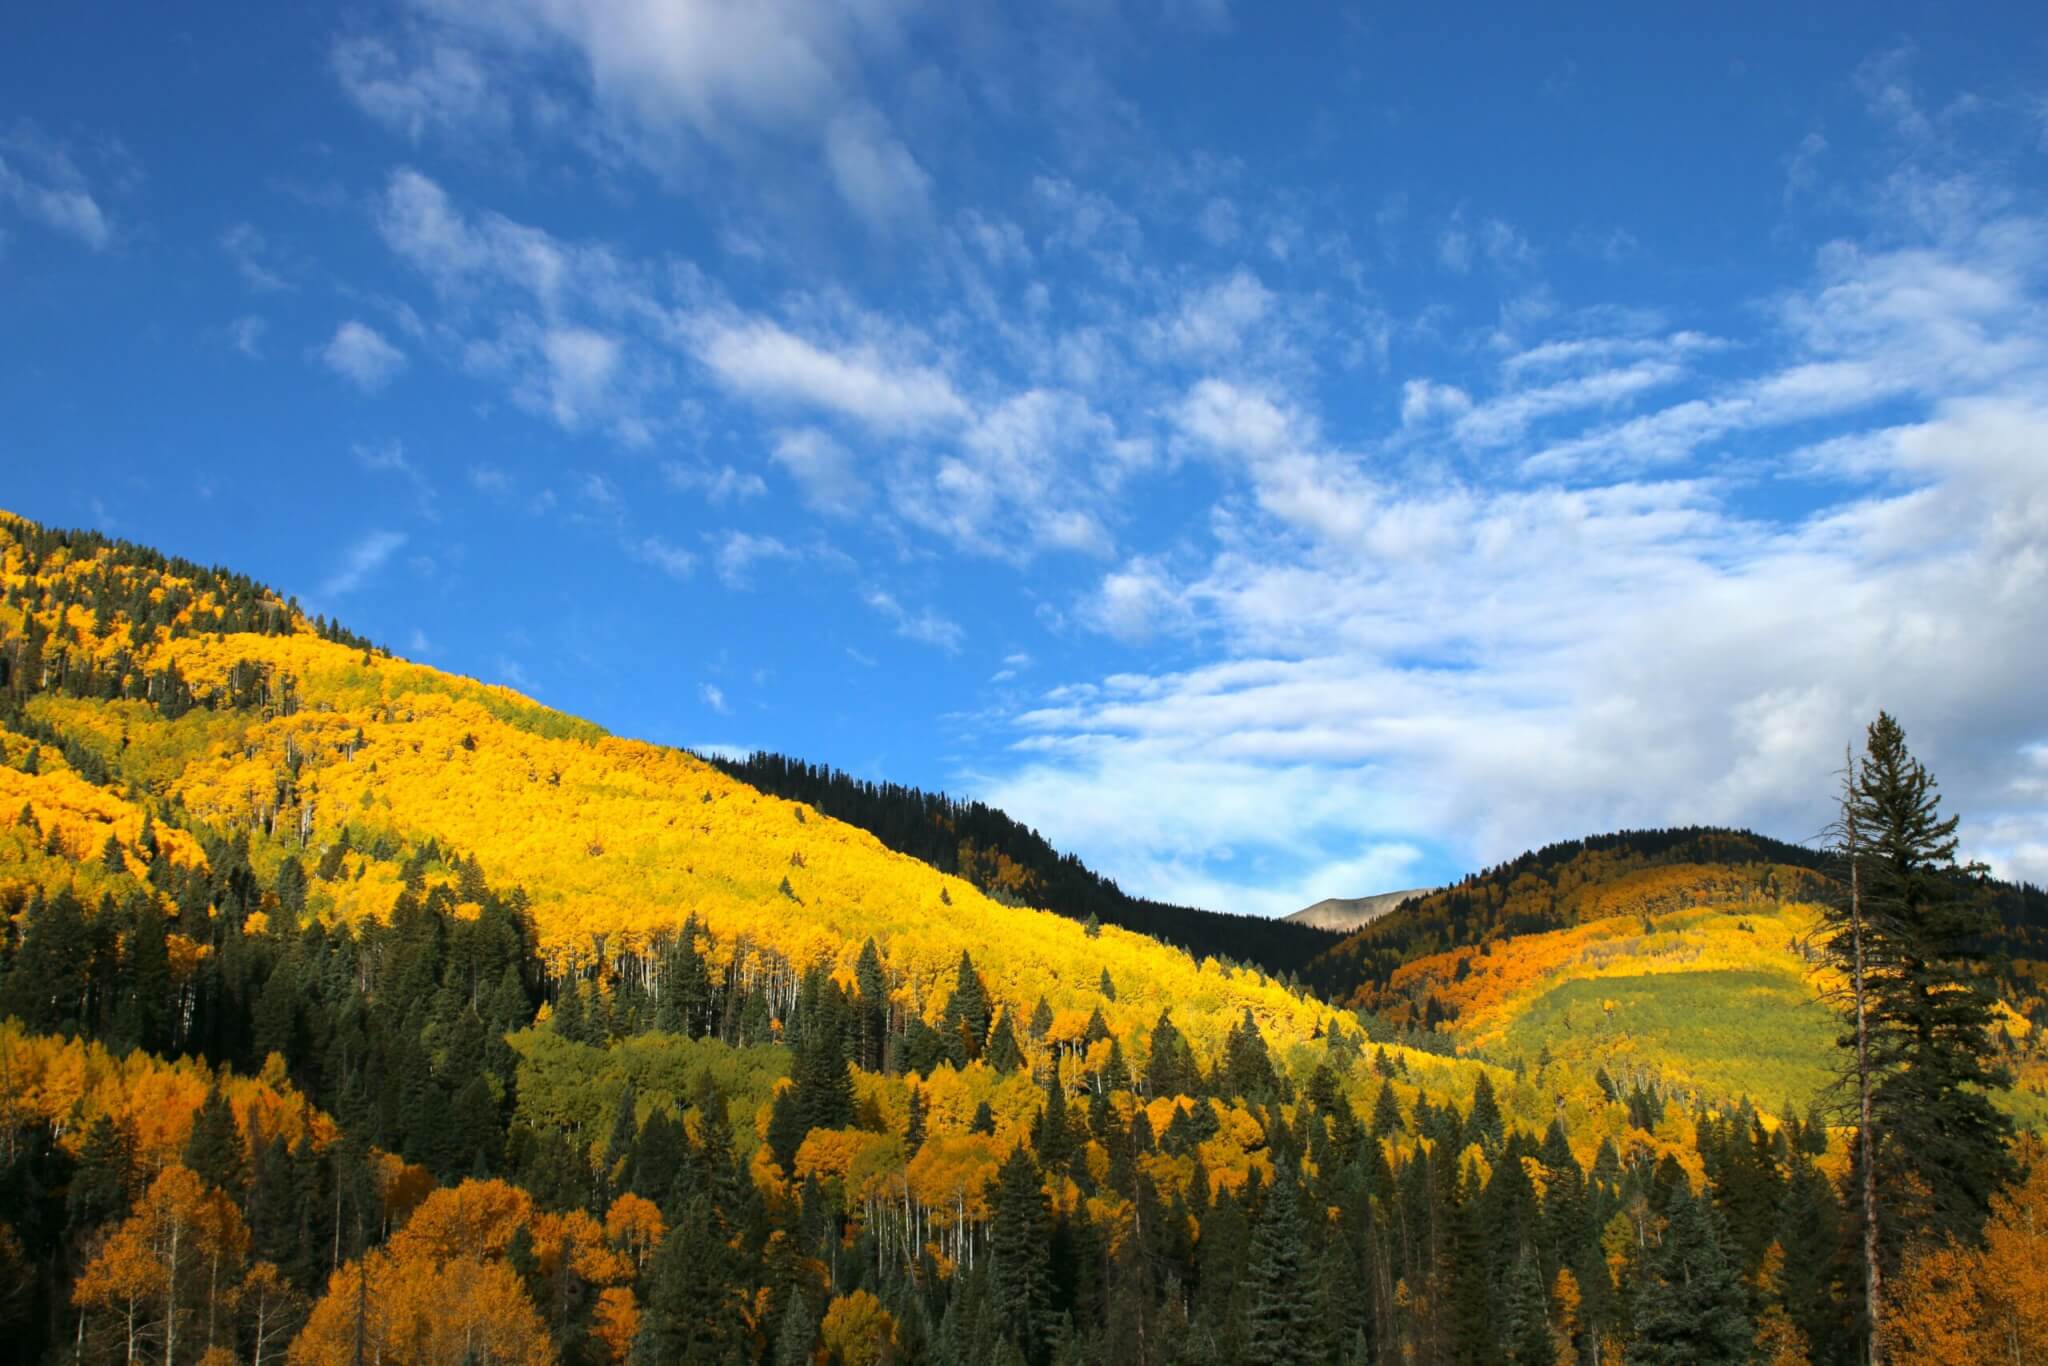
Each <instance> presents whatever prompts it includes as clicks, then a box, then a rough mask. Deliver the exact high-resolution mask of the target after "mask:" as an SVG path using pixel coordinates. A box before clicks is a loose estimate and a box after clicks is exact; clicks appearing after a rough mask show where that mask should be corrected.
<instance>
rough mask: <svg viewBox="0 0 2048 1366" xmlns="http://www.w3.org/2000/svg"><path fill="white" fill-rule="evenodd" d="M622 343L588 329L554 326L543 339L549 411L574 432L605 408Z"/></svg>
mask: <svg viewBox="0 0 2048 1366" xmlns="http://www.w3.org/2000/svg"><path fill="white" fill-rule="evenodd" d="M619 350H620V348H619V343H618V342H617V341H616V340H614V339H613V338H611V337H608V336H606V335H605V334H603V333H602V332H597V331H593V330H592V329H590V328H587V327H553V328H549V329H548V331H547V332H546V334H545V335H543V336H542V338H541V354H542V355H543V356H544V357H545V358H546V360H547V368H548V409H549V411H550V412H552V413H553V414H554V418H555V421H557V422H559V423H561V424H562V425H563V426H564V427H568V428H571V429H574V428H575V427H577V426H578V425H580V424H581V423H582V422H583V421H584V420H585V419H587V418H588V417H589V416H590V414H591V413H592V412H593V411H595V410H599V409H601V408H602V407H603V406H604V403H605V399H606V396H607V390H608V389H609V388H610V387H611V383H612V378H613V376H614V375H615V374H617V372H618V368H619Z"/></svg>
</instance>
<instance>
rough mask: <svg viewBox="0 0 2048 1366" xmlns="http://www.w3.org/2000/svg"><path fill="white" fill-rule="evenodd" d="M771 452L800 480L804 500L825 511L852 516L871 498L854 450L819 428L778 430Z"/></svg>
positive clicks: (798, 484)
mask: <svg viewBox="0 0 2048 1366" xmlns="http://www.w3.org/2000/svg"><path fill="white" fill-rule="evenodd" d="M769 455H770V457H771V458H772V459H773V460H774V461H775V463H776V464H778V465H780V466H782V468H783V469H785V470H787V471H788V472H789V475H790V477H791V478H793V479H795V480H796V482H797V486H798V487H799V488H800V489H801V490H802V491H803V497H804V501H805V502H806V503H808V504H810V505H811V506H812V507H814V508H816V509H818V510H819V511H821V512H828V513H832V514H834V515H836V516H841V517H844V516H850V515H851V514H852V513H853V512H854V511H855V510H857V509H858V508H859V507H860V506H861V505H862V504H863V503H865V502H867V500H868V496H869V490H868V486H867V483H866V481H864V480H863V479H862V478H861V475H860V469H859V467H858V465H857V463H856V462H855V460H854V458H853V455H852V453H851V452H849V451H848V450H847V449H846V447H844V446H842V445H840V444H839V443H838V442H837V441H835V440H833V439H832V437H831V436H830V435H829V434H827V433H825V432H821V431H819V430H818V429H817V428H815V427H801V428H797V429H796V430H794V431H785V432H778V433H776V436H775V445H774V448H773V449H772V450H771V451H770V452H769Z"/></svg>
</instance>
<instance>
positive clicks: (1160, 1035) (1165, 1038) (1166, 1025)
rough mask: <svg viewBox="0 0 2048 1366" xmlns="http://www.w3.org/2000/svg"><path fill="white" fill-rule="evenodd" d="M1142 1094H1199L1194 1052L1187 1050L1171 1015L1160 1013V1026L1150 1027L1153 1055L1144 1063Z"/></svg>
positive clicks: (1197, 1070)
mask: <svg viewBox="0 0 2048 1366" xmlns="http://www.w3.org/2000/svg"><path fill="white" fill-rule="evenodd" d="M1145 1094H1146V1095H1148V1096H1154V1097H1159V1096H1199V1095H1201V1094H1202V1074H1201V1069H1200V1068H1198V1067H1197V1066H1196V1065H1195V1053H1194V1050H1193V1049H1192V1048H1189V1047H1188V1041H1187V1040H1186V1039H1185V1038H1184V1037H1182V1035H1181V1032H1180V1029H1179V1027H1178V1026H1176V1025H1175V1024H1174V1022H1173V1012H1172V1011H1171V1010H1162V1011H1160V1012H1159V1023H1157V1024H1155V1025H1153V1026H1152V1052H1151V1056H1149V1057H1148V1058H1146V1060H1145Z"/></svg>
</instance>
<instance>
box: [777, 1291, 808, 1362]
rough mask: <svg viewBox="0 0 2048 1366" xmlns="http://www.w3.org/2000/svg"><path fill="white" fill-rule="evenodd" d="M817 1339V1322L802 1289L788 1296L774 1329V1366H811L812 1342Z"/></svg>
mask: <svg viewBox="0 0 2048 1366" xmlns="http://www.w3.org/2000/svg"><path fill="white" fill-rule="evenodd" d="M817 1340H818V1323H817V1320H816V1319H814V1318H812V1317H811V1306H810V1305H809V1304H808V1303H806V1302H805V1300H804V1297H803V1292H802V1291H797V1292H796V1293H794V1294H792V1295H791V1296H790V1297H789V1304H788V1306H787V1307H786V1308H785V1309H784V1310H783V1311H782V1324H781V1326H780V1327H779V1328H777V1329H776V1330H775V1366H811V1363H812V1361H813V1360H814V1358H813V1356H812V1350H811V1349H812V1344H813V1343H815V1342H816V1341H817Z"/></svg>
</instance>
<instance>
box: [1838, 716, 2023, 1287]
mask: <svg viewBox="0 0 2048 1366" xmlns="http://www.w3.org/2000/svg"><path fill="white" fill-rule="evenodd" d="M1940 807H1941V799H1940V795H1939V793H1938V790H1937V786H1936V783H1935V781H1934V778H1933V777H1932V775H1930V774H1929V773H1928V772H1927V769H1926V768H1925V766H1923V765H1922V764H1921V763H1920V762H1919V761H1918V760H1917V759H1915V758H1913V756H1912V755H1911V753H1910V752H1908V750H1907V748H1906V737H1905V732H1904V731H1903V730H1901V729H1900V727H1899V724H1898V722H1897V721H1895V720H1893V719H1892V718H1891V717H1890V716H1889V715H1886V714H1882V713H1880V714H1879V716H1878V718H1877V720H1876V721H1874V722H1872V723H1871V725H1870V729H1869V732H1868V734H1867V737H1866V744H1865V750H1864V755H1863V758H1862V761H1861V762H1860V763H1859V764H1858V766H1857V771H1856V774H1855V777H1854V781H1853V782H1852V783H1851V784H1850V786H1849V791H1848V793H1847V798H1846V800H1845V802H1844V803H1843V811H1842V822H1841V829H1842V845H1843V854H1844V856H1845V858H1847V859H1848V860H1849V862H1850V863H1851V865H1852V866H1851V873H1852V875H1853V876H1854V878H1855V881H1856V892H1857V895H1858V898H1859V900H1860V903H1861V904H1860V906H1859V907H1857V908H1855V910H1856V911H1860V914H1861V919H1862V929H1863V934H1862V941H1863V943H1862V947H1863V952H1864V963H1863V968H1864V973H1863V977H1864V996H1865V1006H1866V1013H1867V1017H1868V1019H1867V1024H1868V1050H1867V1052H1868V1067H1869V1074H1870V1076H1869V1081H1870V1111H1871V1114H1870V1125H1871V1132H1872V1137H1873V1140H1874V1142H1873V1149H1874V1157H1875V1169H1876V1176H1877V1181H1878V1186H1879V1189H1880V1191H1881V1205H1882V1208H1883V1211H1884V1215H1885V1219H1886V1222H1887V1223H1888V1224H1889V1225H1890V1226H1891V1228H1892V1229H1894V1230H1899V1231H1903V1230H1912V1231H1914V1232H1916V1233H1922V1234H1925V1235H1926V1236H1927V1237H1929V1238H1930V1239H1931V1240H1934V1241H1939V1240H1940V1239H1942V1238H1944V1237H1948V1236H1954V1237H1957V1238H1960V1239H1962V1240H1963V1241H1965V1242H1970V1241H1974V1240H1975V1238H1976V1237H1977V1234H1978V1232H1979V1230H1981V1228H1982V1227H1983V1223H1984V1219H1985V1217H1986V1216H1987V1215H1988V1214H1989V1212H1990V1202H1991V1197H1992V1195H1993V1194H1994V1193H1996V1192H1997V1190H1998V1189H1999V1188H2000V1187H2001V1186H2002V1185H2004V1184H2005V1183H2006V1182H2007V1181H2008V1180H2010V1179H2011V1177H2012V1175H2013V1173H2014V1166H2013V1160H2012V1156H2011V1153H2010V1150H2009V1146H2008V1145H2009V1142H2010V1139H2011V1136H2012V1123H2011V1121H2010V1120H2009V1119H2008V1118H2007V1117H2006V1116H2005V1115H2004V1114H2002V1113H2001V1112H2000V1111H1999V1110H1998V1109H1997V1107H1996V1106H1995V1105H1993V1103H1992V1100H1991V1096H1992V1094H1993V1093H1995V1092H1997V1091H2000V1090H2004V1089H2007V1088H2009V1087H2010V1086H2011V1084H2012V1079H2011V1076H2010V1075H2009V1074H2008V1073H2006V1072H2005V1071H2004V1070H2003V1069H2001V1068H1999V1067H1998V1066H1996V1065H1995V1064H1994V1063H1993V1062H1991V1061H1990V1059H1991V1058H1992V1057H1993V1050H1992V1048H1991V1029H1992V1025H1993V1014H1992V1008H1993V998H1992V994H1991V992H1990V991H1989V989H1988V987H1987V983H1986V973H1985V955H1984V951H1983V948H1982V944H1983V942H1984V940H1985V938H1986V937H1987V936H1988V933H1989V931H1990V930H1991V929H1992V928H1993V926H1992V922H1991V918H1990V916H1989V915H1988V913H1987V912H1986V911H1985V910H1984V909H1983V908H1982V906H1981V905H1980V904H1978V903H1977V902H1976V901H1975V899H1974V898H1973V896H1972V892H1973V890H1974V889H1973V887H1972V886H1971V882H1972V881H1973V879H1974V878H1975V876H1976V875H1977V874H1979V873H1981V871H1982V870H1981V869H1979V868H1976V867H1962V866H1959V865H1958V864H1957V863H1956V848H1957V840H1956V826H1957V819H1958V818H1957V817H1954V816H1950V817H1947V818H1945V819H1944V818H1943V817H1942V815H1941V810H1940ZM1844 914H1845V911H1844V909H1842V908H1837V909H1835V910H1834V911H1833V912H1832V913H1831V920H1832V922H1833V924H1834V926H1835V927H1836V933H1835V934H1834V936H1833V938H1832V940H1831V941H1830V942H1831V947H1832V949H1833V952H1834V955H1835V958H1836V960H1837V962H1838V964H1846V966H1848V967H1849V968H1851V969H1852V970H1853V968H1854V966H1855V965H1854V963H1853V954H1854V945H1853V944H1851V943H1845V942H1844V940H1845V938H1852V937H1853V933H1851V934H1848V935H1845V933H1844V927H1843V925H1842V921H1843V917H1844ZM1848 928H1849V930H1850V931H1852V932H1853V927H1848ZM1844 1042H1845V1044H1848V1045H1850V1046H1853V1043H1854V1040H1853V1039H1845V1041H1844ZM1885 1241H1886V1245H1887V1247H1886V1254H1885V1256H1886V1260H1888V1261H1890V1260H1895V1259H1896V1256H1897V1253H1898V1250H1899V1249H1898V1234H1897V1233H1896V1232H1894V1233H1892V1234H1891V1235H1890V1236H1888V1237H1887V1238H1886V1240H1885Z"/></svg>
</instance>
